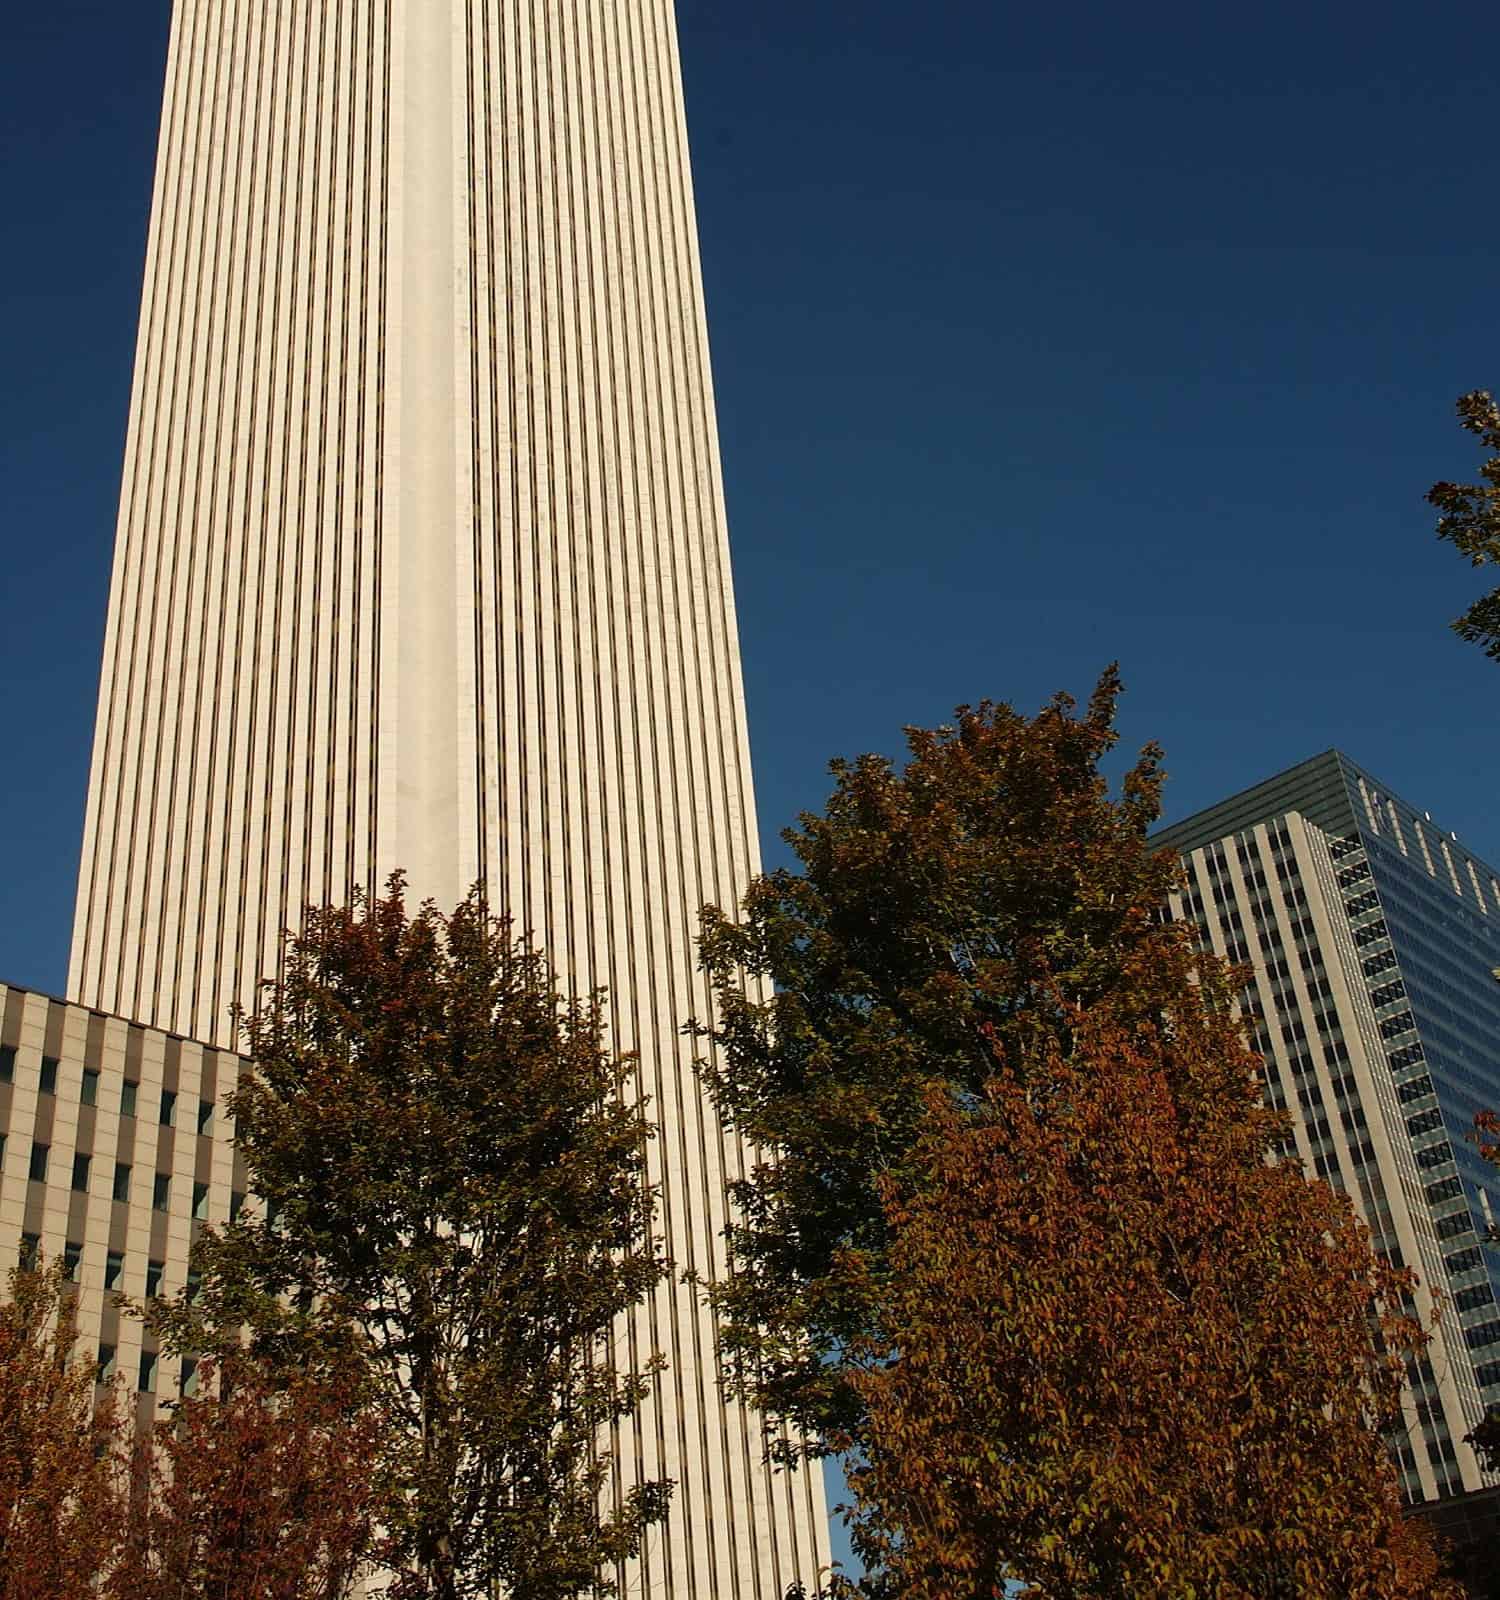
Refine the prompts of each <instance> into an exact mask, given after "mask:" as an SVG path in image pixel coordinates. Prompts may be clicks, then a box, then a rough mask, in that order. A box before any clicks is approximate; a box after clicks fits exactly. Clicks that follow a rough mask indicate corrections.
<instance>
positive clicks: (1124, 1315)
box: [851, 948, 1461, 1600]
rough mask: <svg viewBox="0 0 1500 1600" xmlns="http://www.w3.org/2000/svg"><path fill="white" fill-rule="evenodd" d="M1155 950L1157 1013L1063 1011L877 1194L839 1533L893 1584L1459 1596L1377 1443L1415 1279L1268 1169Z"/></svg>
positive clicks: (924, 1596)
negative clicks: (877, 1297) (872, 1271)
mask: <svg viewBox="0 0 1500 1600" xmlns="http://www.w3.org/2000/svg"><path fill="white" fill-rule="evenodd" d="M1157 954H1158V957H1159V956H1160V952H1158V953H1157ZM1172 954H1174V955H1175V957H1176V960H1177V965H1178V973H1179V976H1180V978H1181V979H1182V991H1181V992H1182V996H1183V999H1182V1001H1181V1003H1180V1004H1178V1005H1177V1006H1176V1007H1174V1008H1172V1009H1170V1010H1168V1011H1166V1012H1165V1013H1164V1015H1163V1017H1162V1020H1161V1024H1160V1026H1151V1025H1143V1024H1140V1023H1136V1024H1133V1025H1131V1026H1122V1025H1120V1024H1119V1023H1118V1022H1116V1021H1115V1020H1114V1019H1113V1017H1112V1016H1111V1011H1112V1009H1113V1006H1112V1000H1111V998H1110V997H1106V998H1105V999H1104V1000H1103V1001H1102V1002H1101V1003H1099V1004H1097V1005H1096V1006H1095V1007H1093V1008H1091V1009H1090V1010H1088V1011H1084V1010H1081V1009H1079V1008H1076V1007H1075V1008H1071V1012H1070V1015H1069V1026H1070V1031H1071V1035H1072V1037H1071V1041H1070V1043H1069V1044H1068V1046H1067V1047H1066V1050H1065V1049H1064V1047H1063V1046H1062V1045H1061V1044H1060V1043H1059V1042H1058V1041H1056V1040H1054V1041H1052V1042H1050V1043H1049V1044H1048V1046H1047V1047H1046V1054H1045V1056H1044V1057H1043V1058H1042V1059H1040V1060H1036V1061H1027V1060H1018V1061H1014V1062H1006V1061H1003V1060H999V1059H997V1061H996V1072H995V1076H994V1078H993V1079H992V1080H991V1082H990V1084H989V1085H988V1086H987V1089H986V1093H985V1096H984V1101H983V1104H982V1106H981V1107H980V1108H978V1110H977V1111H976V1112H975V1114H974V1115H972V1116H961V1115H959V1114H958V1113H956V1112H955V1111H954V1109H953V1108H952V1106H951V1105H950V1104H948V1103H945V1102H941V1101H939V1102H938V1103H937V1105H936V1107H935V1115H934V1120H933V1125H932V1129H931V1131H930V1132H929V1134H928V1135H927V1136H926V1138H925V1139H924V1142H923V1145H922V1148H921V1161H920V1165H919V1172H920V1177H921V1182H920V1184H917V1185H906V1186H902V1185H900V1184H898V1183H896V1182H895V1181H892V1182H890V1183H888V1184H887V1185H886V1192H885V1200H886V1212H887V1220H888V1224H889V1226H890V1229H891V1234H892V1240H893V1243H892V1248H891V1251H890V1256H889V1264H890V1273H891V1277H890V1281H889V1283H888V1285H887V1287H886V1290H885V1294H886V1299H887V1304H888V1307H889V1311H888V1317H889V1327H890V1329H891V1330H892V1336H893V1337H894V1339H895V1340H896V1341H897V1344H898V1351H897V1353H896V1354H895V1355H894V1356H891V1355H890V1353H889V1352H888V1351H887V1350H886V1349H883V1348H868V1349H866V1350H865V1351H864V1352H863V1354H864V1356H865V1361H866V1365H865V1369H864V1370H863V1371H862V1372H861V1373H860V1375H859V1377H858V1378H857V1379H856V1383H857V1385H858V1388H859V1390H860V1392H861V1395H862V1396H863V1398H864V1399H865V1401H866V1403H867V1404H868V1406H869V1416H870V1420H869V1426H868V1429H867V1432H866V1436H865V1456H864V1459H863V1462H862V1464H861V1465H859V1466H858V1467H857V1468H856V1469H855V1470H854V1472H853V1473H852V1475H851V1483H852V1487H853V1489H854V1493H855V1497H856V1500H857V1503H858V1506H859V1522H858V1525H857V1528H856V1545H857V1547H859V1548H861V1550H862V1553H863V1554H864V1555H865V1556H866V1559H867V1560H868V1561H869V1562H870V1563H871V1564H872V1566H874V1567H875V1569H876V1570H878V1571H882V1572H884V1573H886V1574H887V1575H888V1576H889V1577H890V1578H891V1579H892V1580H893V1581H894V1585H895V1588H896V1592H898V1593H899V1594H901V1595H903V1596H905V1597H907V1600H971V1597H979V1596H983V1597H986V1600H988V1597H995V1600H998V1597H999V1596H1002V1595H1004V1594H1006V1593H1007V1592H1008V1591H1007V1588H1006V1584H1007V1581H1008V1580H1015V1579H1023V1580H1025V1583H1026V1585H1027V1587H1026V1588H1025V1589H1023V1591H1022V1593H1023V1594H1029V1595H1035V1596H1037V1597H1038V1600H1041V1597H1044V1596H1045V1597H1046V1600H1116V1597H1118V1596H1121V1595H1154V1596H1162V1597H1163V1600H1176V1597H1180V1600H1186V1597H1189V1596H1193V1595H1217V1596H1226V1597H1227V1596H1234V1597H1236V1600H1250V1597H1254V1600H1438V1597H1440V1596H1452V1597H1454V1600H1457V1597H1458V1596H1459V1595H1460V1594H1461V1591H1460V1590H1459V1589H1458V1588H1457V1587H1454V1586H1451V1585H1447V1584H1445V1582H1444V1581H1443V1580H1442V1578H1441V1576H1440V1570H1439V1564H1438V1561H1437V1557H1436V1555H1435V1554H1434V1551H1433V1548H1432V1545H1431V1542H1430V1540H1429V1538H1428V1537H1427V1533H1426V1529H1425V1526H1424V1525H1420V1524H1416V1523H1414V1522H1412V1521H1410V1520H1408V1519H1407V1518H1406V1516H1405V1515H1404V1514H1403V1511H1402V1506H1401V1501H1400V1497H1399V1494H1398V1490H1397V1485H1396V1480H1395V1476H1394V1473H1393V1471H1392V1469H1391V1464H1390V1460H1389V1457H1388V1454H1387V1446H1386V1443H1385V1438H1384V1437H1383V1435H1385V1434H1388V1433H1391V1432H1393V1431H1395V1430H1397V1429H1399V1427H1400V1422H1401V1392H1402V1387H1403V1382H1404V1363H1405V1360H1406V1359H1407V1358H1408V1357H1411V1356H1414V1355H1416V1354H1418V1353H1420V1350H1421V1349H1422V1347H1423V1345H1424V1344H1425V1342H1426V1341H1425V1338H1424V1335H1423V1332H1422V1329H1421V1327H1420V1325H1419V1324H1418V1323H1417V1322H1416V1321H1415V1320H1414V1319H1413V1318H1412V1317H1410V1316H1409V1315H1407V1314H1406V1313H1405V1312H1404V1311H1403V1309H1402V1306H1403V1296H1404V1295H1405V1294H1407V1293H1409V1291H1410V1289H1411V1287H1412V1278H1411V1275H1410V1274H1409V1273H1404V1272H1397V1271H1395V1270H1393V1269H1392V1268H1390V1267H1389V1266H1388V1265H1386V1264H1385V1263H1383V1262H1381V1261H1379V1260H1378V1259H1376V1258H1374V1257H1373V1256H1372V1254H1371V1251H1370V1246H1369V1241H1368V1235H1367V1233H1366V1230H1365V1229H1364V1227H1363V1226H1362V1225H1361V1224H1360V1223H1358V1222H1357V1221H1356V1219H1355V1217H1354V1215H1353V1212H1352V1210H1351V1208H1350V1205H1349V1203H1348V1201H1347V1200H1346V1199H1345V1198H1343V1197H1342V1196H1339V1195H1336V1194H1335V1193H1334V1191H1333V1190H1332V1189H1330V1188H1329V1187H1328V1186H1327V1185H1326V1184H1323V1183H1321V1182H1318V1183H1308V1182H1306V1181H1305V1180H1304V1179H1303V1177H1302V1175H1301V1173H1300V1172H1299V1171H1298V1170H1297V1168H1296V1167H1295V1166H1294V1165H1291V1164H1288V1163H1285V1162H1281V1163H1274V1162H1271V1161H1269V1160H1268V1159H1267V1157H1268V1154H1269V1152H1270V1150H1271V1148H1272V1146H1273V1143H1274V1141H1275V1139H1276V1137H1277V1135H1278V1134H1279V1133H1280V1132H1281V1131H1283V1130H1282V1128H1281V1125H1280V1119H1279V1118H1277V1117H1273V1116H1272V1115H1271V1114H1270V1113H1269V1112H1268V1111H1266V1110H1264V1109H1263V1108H1262V1107H1261V1105H1260V1104H1259V1100H1258V1096H1257V1093H1256V1090H1255V1087H1254V1085H1255V1068H1256V1062H1255V1061H1254V1059H1253V1058H1252V1057H1250V1056H1249V1055H1248V1054H1247V1053H1246V1051H1245V1049H1244V1047H1243V1045H1241V1044H1240V1042H1239V1040H1238V1037H1237V1025H1236V1022H1235V1020H1234V1015H1233V1010H1232V992H1231V989H1230V987H1229V984H1228V982H1227V981H1226V976H1225V974H1224V973H1223V972H1222V971H1218V970H1215V969H1214V964H1213V963H1202V962H1199V961H1196V960H1195V958H1194V957H1193V956H1192V954H1191V953H1190V952H1189V951H1187V950H1186V949H1183V948H1179V949H1178V950H1177V951H1175V952H1172ZM1195 979H1197V980H1199V982H1198V985H1197V986H1195V982H1194V980H1195ZM1205 1002H1207V1003H1205ZM1372 1319H1373V1321H1374V1322H1375V1324H1376V1327H1377V1329H1378V1336H1379V1337H1378V1343H1377V1340H1376V1339H1372V1337H1371V1322H1372Z"/></svg>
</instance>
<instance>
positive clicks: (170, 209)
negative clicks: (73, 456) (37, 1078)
mask: <svg viewBox="0 0 1500 1600" xmlns="http://www.w3.org/2000/svg"><path fill="white" fill-rule="evenodd" d="M755 837H756V835H755V817H754V804H753V797H752V795H751V790H750V772H749V758H748V746H747V739H746V730H745V716H744V702H743V692H742V688H741V682H740V668H739V656H738V641H737V633H736V626H735V618H734V603H733V595H732V589H731V582H730V573H729V560H728V547H727V540H726V535H725V520H724V510H723V494H722V484H721V480H720V473H719V462H718V445H717V437H716V429H715V420H714V410H713V396H712V388H711V381H710V375H709V362H708V350H707V338H706V330H705V321H704V314H703V304H702V285H701V274H700V269H699V263H698V255H697V240H696V224H695V220H694V214H693V202H692V189H691V179H690V172H689V162H688V150H687V141H686V131H685V120H684V112H683V96H682V86H681V78H680V66H679V61H678V56H677V46H676V35H675V25H674V20H673V15H672V10H671V5H670V3H669V0H178V3H177V7H176V14H175V17H174V23H173V34H172V41H171V50H170V58H169V66H168V82H167V90H166V99H165V107H164V115H163V131H162V144H161V153H160V158H159V166H158V173H157V180H156V195H155V207H154V218H153V226H152V231H151V240H150V250H149V257H148V262H147V275H146V286H145V295H144V303H143V312H142V322H141V337H140V345H139V354H138V362H137V370H136V379H135V393H134V400H133V405H132V410H131V420H130V432H129V438H128V443H127V456H126V466H125V478H124V488H123V493H122V503H121V515H120V526H119V535H118V539H117V546H116V557H115V571H114V580H113V588H112V596H111V603H110V613H109V622H108V631H107V637H106V644H105V660H104V671H103V680H102V685H101V695H100V708H99V719H98V726H97V731H96V737H95V750H94V765H93V771H92V778H91V784H90V795H89V807H88V819H87V826H86V836H85V843H84V857H83V870H82V873H81V877H80V886H79V899H78V908H77V915H76V922H75V932H74V946H73V961H72V970H71V975H70V994H71V995H72V996H73V997H74V998H75V999H77V1000H78V1001H80V1002H82V1003H84V1004H87V1005H89V1006H92V1007H96V1008H98V1009H99V1010H101V1011H107V1012H112V1013H118V1014H121V1015H124V1016H127V1017H130V1018H132V1019H136V1020H138V1021H140V1022H142V1023H145V1024H148V1025H151V1026H154V1027H158V1028H161V1029H166V1030H169V1031H172V1032H176V1033H181V1034H184V1035H187V1036H190V1037H192V1038H195V1039H200V1040H203V1041H204V1042H205V1043H208V1044H212V1045H216V1046H227V1045H230V1044H231V1043H232V1042H233V1041H232V1038H231V1034H230V1029H229V1024H228V1010H229V1007H230V1006H231V1005H232V1004H234V1003H236V1002H239V1003H241V1004H248V1003H249V1002H250V1001H251V1000H252V998H253V994H254V988H255V985H256V983H257V981H258V980H259V979H261V978H262V977H264V976H266V975H269V974H273V973H274V972H275V970H276V967H277V960H278V953H279V937H280V931H281V930H282V929H283V928H284V927H286V926H288V925H295V924H296V922H297V920H298V918H299V915H300V911H301V908H302V907H303V906H304V905H306V904H308V903H309V902H326V901H342V900H346V899H347V898H348V897H349V895H350V893H351V892H352V891H353V890H355V889H358V888H367V889H368V888H374V887H377V886H378V885H379V883H380V881H381V880H382V879H383V877H384V875H385V874H386V873H387V872H389V871H390V870H391V869H392V868H394V867H397V866H400V867H404V868H405V869H406V870H407V871H408V873H409V874H410V877H411V883H412V890H413V892H414V894H415V895H416V896H417V897H418V898H420V897H425V896H428V895H430V896H433V897H434V898H436V899H437V900H438V901H439V903H441V904H452V903H453V902H455V901H456V900H457V899H459V898H460V897H461V896H462V895H463V894H464V893H465V891H466V890H467V889H468V887H469V886H470V885H471V884H472V883H474V882H476V881H479V882H483V883H484V884H485V885H486V887H487V890H488V893H489V895H490V898H491V901H492V903H493V904H495V905H496V906H499V907H503V908H505V909H506V910H507V911H509V912H510V913H511V914H512V915H513V916H514V917H515V919H516V922H517V924H518V925H519V926H521V927H524V928H526V929H529V930H531V931H532V932H533V933H534V935H535V936H536V938H537V940H538V941H539V943H541V944H542V945H543V947H544V948H545V949H546V950H547V952H548V954H549V956H550V958H551V959H552V961H553V963H554V964H555V965H556V966H557V967H558V969H559V970H560V971H561V972H562V973H563V974H564V975H565V978H566V980H567V981H568V982H569V983H570V984H572V985H573V986H574V987H576V988H577V989H579V990H583V989H587V988H591V987H594V986H604V987H606V988H607V989H608V991H609V996H610V1008H611V1016H612V1020H613V1026H614V1030H615V1037H616V1042H617V1044H618V1045H619V1046H620V1047H621V1048H623V1049H627V1050H639V1052H640V1055H641V1063H642V1077H643V1087H644V1088H645V1090H646V1092H647V1093H648V1094H649V1095H650V1097H651V1101H652V1106H653V1111H654V1115H655V1116H656V1118H657V1120H658V1121H659V1123H660V1125H661V1135H660V1138H659V1139H658V1140H657V1142H656V1145H655V1151H654V1157H653V1159H654V1161H655V1163H656V1166H657V1171H656V1177H657V1181H658V1182H659V1183H660V1184H661V1186H662V1201H663V1213H664V1229H665V1232H666V1234H667V1237H668V1242H669V1247H670V1249H671V1252H672V1254H673V1256H674V1258H675V1260H676V1262H677V1264H678V1266H679V1268H681V1269H683V1270H688V1269H694V1270H696V1271H698V1272H699V1273H700V1274H702V1275H704V1276H712V1275H714V1274H715V1273H716V1272H718V1271H720V1270H722V1266H723V1262H722V1253H721V1240H720V1234H721V1230H722V1227H723V1224H724V1215H723V1183H724V1177H725V1175H726V1167H728V1166H729V1165H730V1164H732V1163H733V1162H734V1161H735V1160H736V1159H737V1156H736V1154H735V1152H734V1151H733V1149H732V1148H730V1147H727V1146H726V1145H725V1143H724V1141H723V1139H722V1136H721V1135H720V1133H719V1130H718V1127H717V1123H716V1120H715V1118H714V1116H713V1114H712V1111H711V1108H709V1107H708V1106H707V1105H706V1104H705V1102H704V1100H703V1098H702V1096H701V1094H700V1092H699V1090H698V1088H697V1084H696V1081H695V1078H694V1076H693V1073H692V1070H691V1058H692V1050H691V1047H690V1046H689V1045H688V1044H687V1043H686V1042H685V1041H684V1040H683V1039H682V1038H681V1037H680V1032H679V1030H680V1028H681V1025H682V1023H683V1021H684V1020H685V1019H686V1018H687V1017H689V1016H691V1015H695V1014H696V1015H705V1014H706V1013H707V1010H708V1007H709V996H708V995H707V993H706V992H705V990H704V986H703V983H702V980H701V978H700V977H699V976H698V974H697V973H696V971H695V960H694V948H693V942H694V936H695V931H696V918H697V911H698V908H699V907H700V906H701V905H702V904H704V903H705V902H707V901H714V902H718V903H720V904H731V903H733V902H735V901H736V900H737V899H738V897H739V895H740V893H741V892H742V891H743V888H744V886H745V884H746V882H747V881H748V879H749V877H750V875H751V874H752V873H753V872H754V871H755V870H756V868H757V865H758V861H757V853H756V843H755ZM622 1339H624V1340H626V1341H627V1342H628V1344H629V1345H630V1347H631V1350H630V1355H631V1358H632V1359H644V1357H645V1356H646V1355H647V1354H648V1353H649V1352H650V1351H652V1350H657V1349H659V1350H660V1351H661V1352H662V1353H663V1354H665V1355H666V1357H667V1358H668V1361H669V1363H670V1366H669V1370H668V1372H667V1373H666V1374H665V1375H664V1376H663V1378H662V1379H661V1381H660V1392H659V1395H658V1400H657V1403H656V1404H655V1405H653V1406H651V1407H650V1408H648V1409H647V1411H646V1412H645V1413H643V1415H642V1417H641V1419H640V1422H639V1424H638V1426H637V1427H636V1428H635V1429H634V1430H633V1431H630V1432H629V1433H628V1434H627V1436H626V1437H625V1438H624V1439H622V1441H621V1453H622V1462H621V1475H622V1481H623V1483H624V1485H625V1486H628V1485H629V1483H631V1482H633V1481H635V1479H636V1478H637V1476H642V1475H643V1476H657V1475H666V1476H670V1477H672V1478H674V1479H676V1480H677V1483H678V1488H677V1492H676V1506H675V1510H674V1515H673V1519H672V1523H671V1526H670V1528H669V1529H668V1531H667V1532H666V1533H665V1534H664V1535H657V1536H653V1540H652V1543H651V1547H650V1549H649V1550H648V1552H647V1555H646V1557H645V1559H644V1561H643V1563H642V1572H641V1578H642V1580H643V1582H644V1585H645V1587H646V1589H647V1590H648V1592H651V1593H656V1594H671V1595H677V1596H700V1595H701V1596H716V1597H717V1596H725V1597H729V1596H733V1597H736V1600H767V1597H772V1596H779V1595H780V1594H782V1593H783V1592H784V1590H785V1589H786V1587H787V1586H788V1585H789V1584H790V1583H792V1582H793V1581H795V1580H796V1579H799V1578H801V1579H803V1580H806V1581H808V1582H809V1584H811V1582H812V1580H813V1578H814V1577H815V1574H816V1570H817V1568H818V1567H819V1566H820V1565H821V1564H822V1563H823V1562H825V1561H826V1559H827V1546H826V1515H825V1512H824V1507H823V1500H822V1484H821V1478H820V1476H819V1475H818V1474H817V1473H804V1474H800V1475H798V1476H796V1477H793V1478H785V1477H777V1476H773V1475H772V1474H770V1473H769V1472H768V1471H767V1469H766V1467H765V1466H764V1463H763V1454H764V1451H763V1446H762V1442H761V1437H760V1431H759V1425H758V1422H757V1421H756V1419H755V1418H753V1417H751V1416H747V1415H745V1414H744V1413H743V1412H742V1411H741V1410H740V1409H739V1408H737V1407H733V1406H727V1405H725V1403H724V1402H723V1400H722V1399H721V1397H720V1395H719V1393H718V1389H717V1377H716V1363H715V1356H714V1341H713V1327H712V1323H711V1320H710V1319H709V1318H708V1317H707V1316H706V1314H705V1313H704V1312H703V1310H702V1308H701V1306H700V1305H699V1304H698V1303H697V1300H696V1299H695V1297H694V1295H693V1294H692V1293H690V1292H688V1291H686V1290H682V1289H677V1288H673V1289H667V1290H664V1291H662V1292H661V1293H660V1294H659V1295H658V1296H657V1298H656V1299H655V1300H654V1301H653V1303H652V1304H651V1305H650V1307H649V1308H648V1309H647V1310H646V1311H645V1312H643V1313H642V1314H641V1316H640V1317H638V1318H637V1319H635V1321H634V1322H633V1323H632V1325H631V1326H630V1327H629V1328H628V1330H625V1331H624V1332H623V1333H622Z"/></svg>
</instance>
